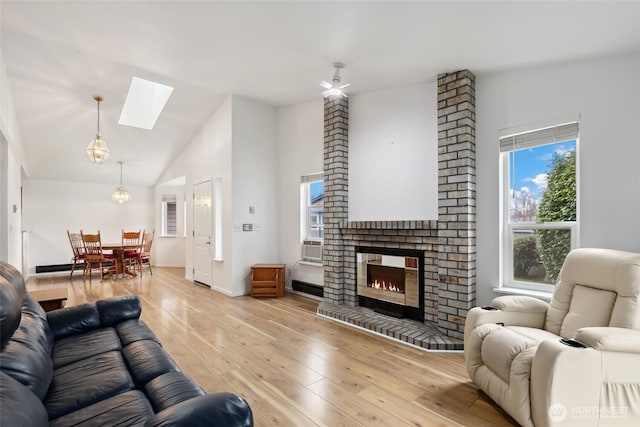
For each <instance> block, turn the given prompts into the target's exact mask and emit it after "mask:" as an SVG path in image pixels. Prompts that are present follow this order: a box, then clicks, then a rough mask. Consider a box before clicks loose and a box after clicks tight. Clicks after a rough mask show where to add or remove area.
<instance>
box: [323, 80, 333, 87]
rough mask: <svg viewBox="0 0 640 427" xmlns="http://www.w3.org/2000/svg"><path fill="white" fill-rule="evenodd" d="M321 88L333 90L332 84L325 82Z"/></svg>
mask: <svg viewBox="0 0 640 427" xmlns="http://www.w3.org/2000/svg"><path fill="white" fill-rule="evenodd" d="M320 86H322V87H323V88H325V89H331V88H332V87H333V85H332V84H331V83H329V82H325V81H324V80H323V81H321V82H320Z"/></svg>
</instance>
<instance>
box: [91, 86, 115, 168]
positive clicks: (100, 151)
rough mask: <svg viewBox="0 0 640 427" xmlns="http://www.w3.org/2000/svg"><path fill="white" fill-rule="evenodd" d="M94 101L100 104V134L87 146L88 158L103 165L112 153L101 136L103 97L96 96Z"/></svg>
mask: <svg viewBox="0 0 640 427" xmlns="http://www.w3.org/2000/svg"><path fill="white" fill-rule="evenodd" d="M93 99H94V100H96V102H97V103H98V133H97V134H96V137H95V138H94V139H93V140H92V141H91V142H90V143H89V145H87V156H89V160H91V161H92V162H93V163H96V164H99V165H101V164H103V163H104V162H106V161H107V159H108V158H109V154H110V151H109V147H108V146H107V143H106V142H104V140H103V139H102V136H101V135H100V102H101V101H102V97H101V96H98V95H96V96H94V97H93Z"/></svg>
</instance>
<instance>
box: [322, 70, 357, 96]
mask: <svg viewBox="0 0 640 427" xmlns="http://www.w3.org/2000/svg"><path fill="white" fill-rule="evenodd" d="M333 66H334V67H335V68H336V72H335V74H334V75H333V78H332V79H331V83H329V82H326V81H324V80H323V81H321V82H320V86H322V87H323V88H325V89H327V90H325V91H324V92H322V95H323V96H324V97H325V98H326V97H328V96H344V97H345V98H346V97H347V94H346V93H344V92H343V90H342V89H344V88H346V87H349V86H351V83H346V84H343V85H341V84H340V82H341V81H342V77H340V70H341V69H343V68H344V64H343V63H342V62H334V63H333Z"/></svg>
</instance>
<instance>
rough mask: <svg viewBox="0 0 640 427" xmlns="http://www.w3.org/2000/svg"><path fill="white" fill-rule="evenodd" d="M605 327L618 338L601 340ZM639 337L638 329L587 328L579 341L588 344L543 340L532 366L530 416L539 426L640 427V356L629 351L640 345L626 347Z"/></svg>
mask: <svg viewBox="0 0 640 427" xmlns="http://www.w3.org/2000/svg"><path fill="white" fill-rule="evenodd" d="M602 329H607V330H609V331H608V332H609V333H608V335H609V336H611V337H613V336H615V339H613V338H612V339H611V340H610V341H609V342H600V341H599V338H597V337H598V336H599V337H603V336H604V331H602ZM590 330H591V331H590ZM612 330H614V331H612ZM627 331H628V332H627ZM636 334H640V331H633V330H629V329H623V328H583V329H580V330H579V333H578V334H577V335H576V338H577V339H576V340H575V341H578V339H579V343H581V344H584V345H585V346H577V347H574V346H572V345H567V344H564V343H563V342H562V340H546V341H543V342H541V343H540V345H539V346H538V349H537V351H536V354H535V356H534V358H533V362H532V364H531V386H530V390H531V395H530V398H531V416H532V419H533V422H534V424H535V425H536V427H549V426H555V427H591V426H593V427H597V426H600V425H604V424H606V422H609V423H611V422H613V421H615V422H619V424H616V425H625V426H627V425H628V426H631V425H640V405H639V404H638V403H639V400H638V390H639V389H640V370H638V369H637V367H638V365H639V364H640V354H638V352H637V351H626V349H627V348H631V350H636V349H637V344H638V341H634V343H635V347H634V346H633V345H625V344H624V343H623V340H625V339H628V338H630V337H632V336H634V335H636ZM631 339H633V340H637V338H636V337H633V338H631ZM569 341H571V340H569ZM590 344H595V345H594V346H593V347H591V346H590ZM598 346H599V347H600V348H599V349H596V347H598ZM616 348H619V349H621V350H622V349H623V348H624V349H625V351H617V350H615V349H616ZM613 418H615V420H614V419H613ZM611 425H613V424H611Z"/></svg>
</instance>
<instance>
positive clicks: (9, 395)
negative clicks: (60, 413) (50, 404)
mask: <svg viewBox="0 0 640 427" xmlns="http://www.w3.org/2000/svg"><path fill="white" fill-rule="evenodd" d="M0 402H2V403H1V404H0V426H29V427H38V426H46V425H47V424H48V422H47V418H48V417H47V411H46V410H45V409H44V405H43V404H42V402H41V401H40V399H38V397H37V396H36V395H35V394H33V393H32V392H31V391H29V389H28V388H27V387H25V386H24V385H22V384H20V383H19V382H18V381H16V380H14V379H13V378H11V377H10V376H9V375H6V374H4V373H2V372H0Z"/></svg>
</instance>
